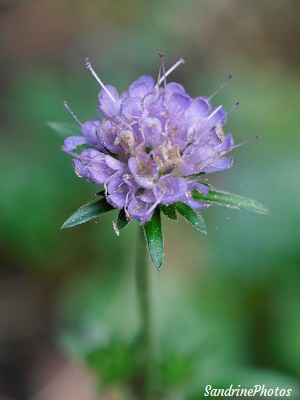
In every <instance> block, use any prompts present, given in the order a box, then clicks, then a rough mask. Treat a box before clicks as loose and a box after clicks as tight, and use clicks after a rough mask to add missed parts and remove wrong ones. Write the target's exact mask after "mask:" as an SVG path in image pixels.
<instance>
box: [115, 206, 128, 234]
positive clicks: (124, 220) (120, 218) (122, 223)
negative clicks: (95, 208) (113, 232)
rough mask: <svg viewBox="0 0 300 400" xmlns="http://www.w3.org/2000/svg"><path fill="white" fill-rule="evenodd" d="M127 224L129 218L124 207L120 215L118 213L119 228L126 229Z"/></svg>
mask: <svg viewBox="0 0 300 400" xmlns="http://www.w3.org/2000/svg"><path fill="white" fill-rule="evenodd" d="M127 224H128V220H127V218H126V214H125V211H124V208H122V210H120V212H119V215H118V220H117V228H118V229H119V231H120V230H121V229H124V228H125V226H127Z"/></svg>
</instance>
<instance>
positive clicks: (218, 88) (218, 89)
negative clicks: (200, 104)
mask: <svg viewBox="0 0 300 400" xmlns="http://www.w3.org/2000/svg"><path fill="white" fill-rule="evenodd" d="M231 79H232V75H231V74H230V75H229V76H228V78H227V79H226V80H225V81H224V82H223V83H221V85H220V86H218V87H217V89H216V90H215V91H214V92H213V93H212V94H211V95H210V96H209V97H208V100H211V99H212V98H213V97H214V96H215V95H216V94H217V93H218V92H219V91H220V90H221V89H222V88H223V87H224V86H225V85H226V84H227V83H228V82H229V81H230V80H231Z"/></svg>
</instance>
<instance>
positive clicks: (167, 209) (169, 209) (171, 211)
mask: <svg viewBox="0 0 300 400" xmlns="http://www.w3.org/2000/svg"><path fill="white" fill-rule="evenodd" d="M159 207H160V209H161V211H162V212H163V213H164V214H165V215H166V216H167V217H168V218H170V219H172V220H173V221H177V214H176V209H175V207H174V206H173V204H171V205H169V206H164V205H163V204H161V205H160V206H159Z"/></svg>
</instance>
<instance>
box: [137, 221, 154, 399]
mask: <svg viewBox="0 0 300 400" xmlns="http://www.w3.org/2000/svg"><path fill="white" fill-rule="evenodd" d="M136 284H137V299H138V303H139V309H140V336H141V349H142V365H141V370H140V376H141V386H140V396H139V399H141V400H152V395H151V392H152V382H151V380H152V369H153V367H152V361H153V360H152V339H151V312H150V289H149V271H148V256H147V247H146V243H145V239H144V232H143V228H142V227H139V237H138V240H137V254H136Z"/></svg>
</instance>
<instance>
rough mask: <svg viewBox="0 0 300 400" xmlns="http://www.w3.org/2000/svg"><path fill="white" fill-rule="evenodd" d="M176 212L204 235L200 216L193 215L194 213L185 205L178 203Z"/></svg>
mask: <svg viewBox="0 0 300 400" xmlns="http://www.w3.org/2000/svg"><path fill="white" fill-rule="evenodd" d="M176 208H177V210H178V212H179V213H180V214H181V215H182V216H183V217H184V218H185V219H186V220H187V221H188V222H189V223H190V224H192V225H193V227H194V228H196V229H198V231H200V232H202V233H205V234H206V227H205V223H204V220H203V218H202V217H201V215H199V214H197V213H195V211H194V210H193V209H192V208H191V207H190V206H188V205H187V204H184V203H181V202H178V203H176Z"/></svg>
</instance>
